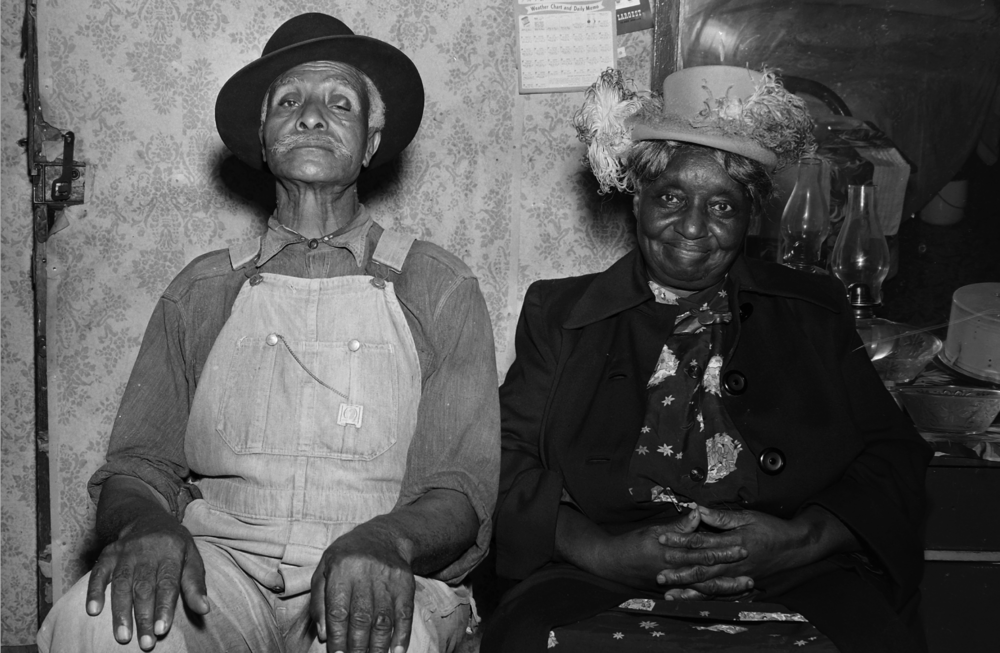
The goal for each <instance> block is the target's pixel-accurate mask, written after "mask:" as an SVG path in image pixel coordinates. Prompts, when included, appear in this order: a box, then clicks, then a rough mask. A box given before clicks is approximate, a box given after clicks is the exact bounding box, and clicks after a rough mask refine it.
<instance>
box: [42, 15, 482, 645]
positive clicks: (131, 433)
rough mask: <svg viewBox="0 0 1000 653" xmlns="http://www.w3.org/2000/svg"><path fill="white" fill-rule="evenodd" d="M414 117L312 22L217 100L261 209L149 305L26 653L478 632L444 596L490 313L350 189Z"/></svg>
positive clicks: (470, 614)
mask: <svg viewBox="0 0 1000 653" xmlns="http://www.w3.org/2000/svg"><path fill="white" fill-rule="evenodd" d="M422 111H423V87H422V84H421V81H420V77H419V75H418V73H417V70H416V68H415V67H414V65H413V63H412V62H411V61H410V60H409V59H408V58H407V57H406V56H405V55H404V54H403V53H402V52H400V51H399V50H397V49H396V48H394V47H392V46H390V45H388V44H386V43H383V42H381V41H377V40H375V39H371V38H368V37H364V36H357V35H355V34H354V33H353V32H351V30H350V29H348V28H347V26H345V25H344V24H343V23H341V22H340V21H339V20H337V19H335V18H332V17H330V16H326V15H322V14H305V15H301V16H298V17H296V18H293V19H291V20H289V21H288V22H286V23H285V24H284V25H282V26H281V27H280V28H279V29H278V30H277V31H276V32H275V34H274V35H273V36H272V37H271V39H270V40H269V41H268V43H267V45H266V46H265V48H264V51H263V55H262V56H261V58H260V59H258V60H257V61H255V62H253V63H251V64H250V65H248V66H246V67H245V68H243V69H242V70H240V71H239V72H238V73H236V74H235V75H234V76H233V77H232V79H230V80H229V81H228V82H227V83H226V85H225V86H224V87H223V89H222V91H221V93H220V95H219V98H218V101H217V104H216V122H217V124H218V127H219V133H220V134H221V136H222V139H223V141H224V142H225V143H226V145H227V146H228V147H229V148H230V149H231V150H232V151H233V153H234V154H236V156H238V157H239V158H240V159H241V160H243V161H244V162H245V163H247V164H249V165H251V166H256V167H262V166H263V165H264V164H266V165H267V167H268V168H269V169H270V171H271V173H272V174H273V175H274V176H275V177H276V179H277V208H276V210H275V212H274V215H273V216H272V217H271V219H270V221H269V224H268V231H267V233H266V234H265V235H264V236H262V237H261V238H259V239H255V240H254V241H253V242H251V243H248V244H244V245H241V246H237V247H233V248H231V249H230V250H228V252H227V251H219V252H212V253H209V254H206V255H204V256H202V257H200V258H198V259H196V260H195V261H194V262H192V263H191V264H190V265H188V266H187V268H186V269H185V270H184V271H182V272H181V273H180V275H179V276H178V277H177V278H176V279H174V281H173V282H172V283H171V284H170V286H169V287H168V288H167V290H166V292H165V293H164V295H163V297H162V298H161V299H160V301H159V303H158V304H157V306H156V309H155V311H154V313H153V317H152V319H151V321H150V323H149V326H148V328H147V331H146V335H145V337H144V340H143V343H142V347H141V349H140V352H139V357H138V360H137V361H136V364H135V367H134V369H133V372H132V376H131V379H130V381H129V384H128V387H127V389H126V391H125V396H124V398H123V399H122V404H121V409H120V411H119V414H118V417H117V420H116V422H115V425H114V429H113V431H112V435H111V443H110V447H109V451H108V458H107V463H106V464H105V465H104V466H103V467H102V468H101V469H100V470H99V471H98V472H97V473H96V474H95V475H94V477H93V479H92V480H91V486H90V491H91V494H92V495H93V496H94V497H95V498H97V499H98V507H97V532H98V535H99V536H100V537H101V538H102V539H103V541H104V542H105V543H106V546H105V548H104V550H103V552H102V553H101V556H100V558H99V560H98V562H97V564H96V565H95V567H94V569H93V571H92V572H91V573H90V575H89V577H87V578H85V579H83V580H81V581H80V582H79V583H78V584H77V585H76V586H75V587H74V588H73V589H72V590H71V591H70V592H69V593H68V594H67V596H66V597H64V599H63V600H61V601H60V602H59V603H58V604H57V605H56V606H55V608H54V609H53V611H52V613H51V614H50V616H49V618H48V619H47V620H46V622H45V624H43V626H42V629H41V630H40V632H39V644H40V647H41V650H42V651H50V650H51V651H74V652H76V651H86V650H90V651H108V650H117V649H118V647H117V646H115V645H113V644H111V642H112V641H117V642H118V644H121V645H123V648H122V649H121V650H133V649H134V648H140V649H142V650H144V651H148V650H151V649H153V648H154V647H155V648H156V650H157V651H192V652H202V651H206V652H207V651H255V652H260V653H274V652H276V651H289V652H291V651H303V652H304V651H316V652H318V651H322V650H326V651H328V652H329V653H332V652H333V651H392V652H393V653H402V651H404V650H409V651H450V650H454V648H455V646H456V645H457V643H458V642H459V641H460V640H461V639H462V638H463V636H464V635H465V633H466V629H467V627H468V626H470V622H471V623H474V622H475V620H476V617H475V615H474V609H473V607H472V602H471V596H470V592H469V590H468V589H467V588H466V587H464V586H462V584H461V581H462V579H463V578H464V577H465V575H466V574H467V573H468V572H469V571H470V570H471V569H472V568H473V567H474V566H475V565H476V563H477V562H478V561H479V560H480V559H481V558H482V556H483V555H484V554H485V551H486V548H487V546H488V542H489V539H490V520H489V515H490V513H491V511H492V509H493V504H494V497H495V494H496V486H497V478H498V460H499V442H498V432H499V421H498V419H499V418H498V405H497V395H496V375H495V366H494V363H493V360H494V350H493V340H492V330H491V327H490V322H489V317H488V314H487V312H486V307H485V302H484V301H483V298H482V295H481V293H480V291H479V288H478V284H477V282H476V279H475V277H473V276H472V274H471V272H470V271H469V269H468V268H467V267H466V266H465V265H464V264H463V263H462V262H461V261H459V260H458V259H457V258H455V257H454V256H451V255H450V254H448V253H447V252H445V251H443V250H441V249H440V248H438V247H436V246H434V245H431V244H429V243H426V242H420V241H414V240H413V239H412V238H407V237H405V236H403V235H401V234H398V233H394V232H392V231H389V230H385V229H383V228H382V227H381V226H379V225H378V224H375V223H374V222H373V221H372V219H371V217H370V216H369V215H368V214H366V212H365V209H364V207H363V206H362V205H361V204H359V201H358V197H357V191H356V183H357V179H358V176H359V174H361V172H362V170H363V168H365V167H366V166H373V165H377V164H378V163H381V162H384V161H386V160H389V159H391V158H392V157H393V156H395V155H396V154H398V153H399V152H400V151H401V150H402V149H403V148H404V147H406V145H407V144H408V143H409V141H410V140H411V139H412V137H413V135H414V133H415V132H416V130H417V127H418V125H419V122H420V116H421V113H422ZM262 145H263V147H261V146H262ZM178 595H179V596H180V598H181V600H182V605H183V607H182V608H176V607H175V606H176V605H177V599H178ZM107 597H110V604H111V605H110V609H106V608H107V606H106V605H105V604H106V602H107ZM88 615H89V616H88ZM112 638H113V639H112ZM126 645H127V647H128V648H124V646H126Z"/></svg>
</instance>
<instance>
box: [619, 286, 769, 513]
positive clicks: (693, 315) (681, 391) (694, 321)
mask: <svg viewBox="0 0 1000 653" xmlns="http://www.w3.org/2000/svg"><path fill="white" fill-rule="evenodd" d="M649 285H650V288H651V289H652V291H653V295H654V296H655V297H656V301H657V302H659V303H662V304H677V305H678V307H679V308H680V314H679V315H678V316H677V318H676V320H675V322H674V331H673V333H672V334H670V336H669V337H667V341H666V344H665V345H663V349H662V350H661V352H660V357H659V360H657V362H656V368H655V369H654V371H653V374H652V376H651V377H650V379H649V382H648V383H647V386H646V387H647V397H646V416H645V419H644V420H643V425H642V429H641V431H640V434H639V440H638V442H637V443H636V448H635V451H634V452H633V453H632V461H631V464H630V466H629V492H630V493H631V495H632V498H633V499H634V500H635V501H636V502H638V503H647V502H653V503H658V502H664V501H668V502H671V503H673V504H674V505H675V506H677V509H678V510H681V509H682V507H689V508H690V507H693V506H694V505H695V504H696V503H697V504H700V505H706V506H710V507H720V506H721V505H725V504H731V503H736V502H738V501H739V500H740V499H741V498H749V494H748V493H750V492H752V493H754V494H755V493H756V469H755V467H754V465H753V462H752V454H751V452H750V451H749V449H748V448H747V446H746V444H745V443H744V442H743V439H742V438H741V437H740V434H739V432H738V431H737V430H736V427H735V426H734V425H733V423H732V421H731V420H730V419H729V416H728V415H727V414H726V411H725V409H724V408H723V406H722V394H721V387H720V378H719V377H720V374H721V372H722V368H723V359H722V357H723V353H724V352H723V351H722V346H723V345H722V343H723V339H722V335H723V327H724V325H725V324H727V323H729V322H730V321H731V319H732V314H731V313H730V311H729V302H728V299H727V297H728V292H727V290H726V288H727V287H730V284H729V282H728V281H723V282H720V283H719V284H717V285H716V286H713V287H712V288H708V289H706V290H702V291H699V292H697V293H694V294H692V295H690V296H688V297H679V296H677V295H676V294H675V293H674V292H672V291H671V290H670V289H669V288H664V287H663V286H660V285H658V284H656V283H655V282H652V281H650V282H649Z"/></svg>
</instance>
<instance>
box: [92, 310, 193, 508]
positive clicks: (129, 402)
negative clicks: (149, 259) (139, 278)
mask: <svg viewBox="0 0 1000 653" xmlns="http://www.w3.org/2000/svg"><path fill="white" fill-rule="evenodd" d="M183 335H184V334H183V324H182V320H181V317H180V313H179V311H178V309H177V306H176V304H175V303H174V302H173V301H171V300H169V299H167V298H160V300H159V302H158V303H157V304H156V307H155V308H154V310H153V315H152V317H151V318H150V320H149V324H148V325H147V327H146V333H145V335H144V336H143V339H142V345H141V346H140V348H139V355H138V357H137V359H136V361H135V365H134V366H133V368H132V375H131V376H130V377H129V381H128V385H127V386H126V388H125V394H124V396H123V397H122V401H121V405H120V407H119V410H118V415H117V416H116V417H115V422H114V426H113V427H112V430H111V441H110V443H109V445H108V453H107V461H106V462H105V464H104V465H103V466H102V467H101V468H100V469H98V470H97V472H96V473H95V474H94V475H93V476H92V477H91V479H90V483H89V484H88V490H89V492H90V497H91V499H92V500H93V501H94V502H95V503H96V502H97V501H98V499H99V498H100V493H101V487H102V485H103V483H104V481H106V480H107V479H108V478H110V477H111V476H116V475H124V476H134V477H136V478H138V479H141V480H142V481H145V482H146V483H147V484H148V485H150V486H151V487H152V488H153V489H155V490H156V491H157V492H159V493H160V494H161V495H163V498H164V499H165V500H166V502H167V504H168V505H169V507H170V510H171V511H172V512H173V513H174V515H175V516H176V517H177V518H178V519H180V517H181V512H182V511H183V508H184V506H183V505H181V503H180V502H179V493H180V489H181V487H183V485H184V480H185V478H186V477H187V475H188V465H187V460H186V458H185V456H184V431H185V428H186V426H187V417H188V411H189V397H190V394H189V383H188V379H187V375H186V371H185V364H184V354H183V346H182V342H183Z"/></svg>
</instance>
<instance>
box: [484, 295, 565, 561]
mask: <svg viewBox="0 0 1000 653" xmlns="http://www.w3.org/2000/svg"><path fill="white" fill-rule="evenodd" d="M547 284H548V282H544V281H543V282H536V283H534V284H532V285H531V286H530V287H529V288H528V292H527V293H526V295H525V298H524V305H523V306H522V309H521V316H520V318H519V320H518V324H517V331H516V334H515V340H514V348H515V359H514V362H513V364H512V365H511V366H510V369H509V370H508V372H507V376H506V378H505V380H504V383H503V385H502V386H501V387H500V417H501V435H500V446H501V464H500V493H499V497H498V499H497V509H496V515H495V518H494V519H495V528H496V549H497V573H498V574H499V575H500V576H502V577H505V578H511V579H518V580H519V579H523V578H526V577H527V576H528V575H529V574H531V573H532V572H533V571H535V570H536V569H538V568H540V567H542V566H544V565H545V564H546V563H548V562H549V561H550V560H551V559H552V555H553V549H554V546H555V527H556V515H557V513H558V511H559V502H560V500H561V498H562V492H563V479H562V476H561V475H560V474H559V473H558V472H556V471H553V470H551V469H549V468H548V466H547V465H546V462H545V454H544V451H543V443H542V432H543V424H544V421H545V413H546V406H547V404H548V400H549V397H550V395H551V391H552V385H553V383H554V382H555V378H556V368H557V364H558V356H559V354H558V350H559V342H558V341H559V328H558V327H559V325H558V324H557V323H555V320H554V319H553V318H552V317H551V316H549V315H547V314H546V306H547V304H548V302H547V301H546V297H545V294H546V293H545V289H546V287H547Z"/></svg>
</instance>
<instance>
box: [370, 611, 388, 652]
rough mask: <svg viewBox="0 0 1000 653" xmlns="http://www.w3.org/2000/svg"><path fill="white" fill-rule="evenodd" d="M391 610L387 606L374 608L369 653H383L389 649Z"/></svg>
mask: <svg viewBox="0 0 1000 653" xmlns="http://www.w3.org/2000/svg"><path fill="white" fill-rule="evenodd" d="M393 626H394V624H393V621H392V610H391V609H390V608H389V606H383V607H380V608H376V610H375V619H374V621H373V622H372V625H371V640H370V641H369V642H368V650H369V651H371V653H384V651H386V650H387V649H388V647H389V640H390V638H391V637H392V630H393Z"/></svg>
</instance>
